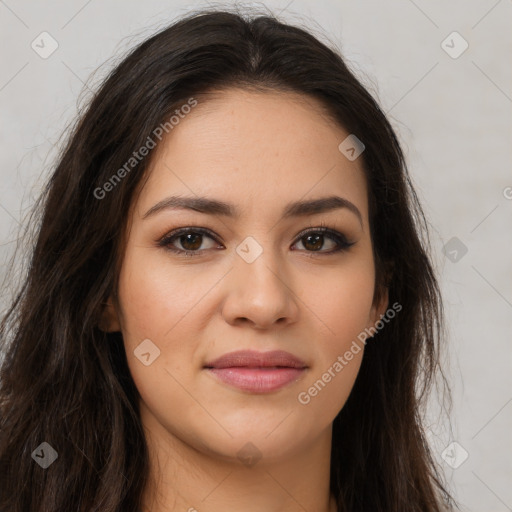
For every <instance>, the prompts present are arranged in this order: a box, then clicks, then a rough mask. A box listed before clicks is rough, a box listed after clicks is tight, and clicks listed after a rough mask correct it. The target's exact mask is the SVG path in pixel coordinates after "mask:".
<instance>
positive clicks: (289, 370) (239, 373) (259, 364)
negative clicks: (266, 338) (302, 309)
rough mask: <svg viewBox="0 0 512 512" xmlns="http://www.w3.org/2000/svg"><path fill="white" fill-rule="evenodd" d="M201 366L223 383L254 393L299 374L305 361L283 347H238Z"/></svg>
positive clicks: (300, 374) (270, 387) (265, 391)
mask: <svg viewBox="0 0 512 512" xmlns="http://www.w3.org/2000/svg"><path fill="white" fill-rule="evenodd" d="M204 368H205V369H206V370H207V371H209V372H210V373H212V374H213V375H215V376H216V377H217V378H219V379H220V380H221V381H222V382H225V383H226V384H229V385H232V386H235V387H237V388H239V389H242V390H244V391H250V392H253V393H268V392H270V391H275V390H277V389H280V388H281V387H283V386H285V385H286V384H288V383H290V382H292V381H294V380H297V379H298V378H300V377H301V376H302V374H303V373H304V371H305V370H306V368H307V365H306V363H305V362H304V361H302V360H301V359H299V358H298V357H295V356H294V355H292V354H290V353H289V352H285V351H283V350H274V351H271V352H256V351H252V350H239V351H237V352H230V353H229V354H225V355H224V356H222V357H220V358H218V359H215V360H214V361H211V362H209V363H206V364H205V365H204Z"/></svg>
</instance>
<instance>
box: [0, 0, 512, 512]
mask: <svg viewBox="0 0 512 512" xmlns="http://www.w3.org/2000/svg"><path fill="white" fill-rule="evenodd" d="M208 5H215V6H232V5H234V4H233V3H232V2H225V3H216V4H211V3H207V2H197V1H196V2H194V3H191V2H180V1H167V2H165V1H163V0H151V1H146V2H135V1H122V2H121V1H120V0H108V1H103V2H100V1H98V0H89V1H67V2H65V1H63V0H60V1H54V2H35V1H25V2H15V1H14V0H8V1H0V17H1V18H0V20H1V21H0V34H1V36H0V38H1V44H2V48H3V65H2V67H1V69H0V102H1V108H2V123H1V127H0V144H1V152H0V159H1V166H0V178H1V181H0V263H1V266H0V278H2V277H3V276H4V274H5V270H6V268H7V267H6V265H7V262H8V260H9V258H10V257H11V256H12V254H13V250H14V248H15V246H16V243H15V240H16V239H17V237H18V233H19V229H20V224H23V223H24V218H25V217H24V216H25V215H26V213H27V211H28V208H29V207H30V206H31V204H32V202H33V200H34V198H35V197H36V196H37V194H38V192H39V190H40V187H41V185H42V183H43V182H44V180H45V178H46V177H47V175H48V172H49V171H50V169H51V165H52V162H53V159H54V158H55V156H56V148H55V143H56V142H58V139H59V137H60V135H61V134H62V132H63V130H64V129H65V127H66V125H67V123H68V122H70V121H71V120H72V119H73V117H74V116H75V115H76V112H77V105H78V100H79V98H82V99H87V97H88V94H89V92H88V87H90V88H94V86H95V85H97V84H98V83H99V81H100V80H101V77H102V76H104V75H105V72H106V71H108V69H110V66H111V65H112V64H113V63H114V62H116V60H117V59H118V58H119V56H121V55H122V54H123V53H124V52H125V51H127V50H128V49H129V48H131V47H132V46H133V45H135V44H136V43H137V42H139V41H141V40H142V39H144V38H146V37H147V36H149V35H150V34H152V33H153V32H154V31H156V30H157V29H158V28H160V27H163V26H164V25H166V24H167V23H169V22H171V21H172V20H174V19H175V18H176V17H178V16H180V15H182V14H185V13H186V12H188V10H189V9H190V8H198V7H205V6H208ZM238 5H241V6H244V5H255V6H256V7H261V5H262V4H256V3H250V2H245V3H243V4H242V3H239V4H238ZM265 5H266V6H267V7H268V8H269V9H270V10H271V11H272V12H274V13H275V14H278V15H280V16H282V17H283V19H284V20H285V21H288V22H291V23H297V24H299V25H302V26H305V27H306V28H309V29H310V30H312V31H313V32H315V33H316V35H317V36H318V37H320V38H321V39H324V41H325V37H328V38H329V39H330V41H332V42H333V43H335V44H337V45H338V47H339V48H340V49H341V51H342V53H343V55H344V56H345V57H346V58H347V59H348V60H349V61H350V62H351V66H352V68H353V69H354V70H355V71H356V72H357V74H358V76H359V77H360V78H361V79H362V80H363V82H364V83H365V84H366V85H367V86H368V87H369V88H370V90H371V91H372V92H373V93H374V94H375V95H376V96H377V98H378V99H379V101H380V102H381V104H382V105H383V107H384V110H385V111H386V112H387V113H388V115H389V117H390V119H391V121H392V123H393V126H394V127H395V128H396V130H397V131H398V133H399V135H400V138H401V141H402V143H403V145H404V149H405V152H406V155H407V158H408V162H409V165H410V169H411V173H412V176H413V180H414V183H415V185H416V187H417V190H418V192H419V196H420V198H421V200H422V201H423V205H424V207H425V210H426V213H427V215H428V217H429V220H430V223H431V224H432V243H433V247H434V255H433V256H434V259H435V263H436V268H437V270H438V272H439V275H440V279H441V282H442V288H443V294H444V298H445V304H446V310H447V320H448V332H447V334H448V340H449V344H448V346H447V350H446V355H447V357H449V360H447V362H446V368H447V372H448V376H449V379H450V385H451V387H452V389H453V398H454V404H453V413H452V422H451V426H450V424H449V423H448V422H446V421H441V422H439V421H437V416H436V415H435V411H436V410H437V409H436V403H437V402H436V400H435V399H434V400H432V402H431V404H432V405H431V411H432V413H431V421H430V423H429V424H427V429H428V434H429V438H430V440H431V442H432V445H433V446H434V449H435V455H436V459H437V460H438V461H439V463H440V464H441V465H442V467H443V468H444V470H445V472H446V476H447V478H448V481H449V483H450V485H451V486H452V488H453V489H454V492H455V495H456V497H457V498H458V499H459V500H460V502H461V503H462V509H463V510H467V511H475V512H504V511H512V486H511V485H510V484H511V483H512V463H511V460H512V457H511V455H512V450H511V448H512V438H511V436H510V432H512V385H511V384H512V372H511V369H512V364H511V361H512V349H511V343H510V342H511V335H510V333H511V332H512V289H511V288H512V287H511V283H512V269H511V265H510V262H511V259H510V249H511V241H512V229H511V224H512V222H511V221H512V174H511V172H510V169H511V166H510V164H511V154H510V142H511V131H512V130H511V124H512V123H511V110H512V109H511V107H512V99H511V98H512V91H511V82H512V81H511V75H512V72H511V67H510V57H511V55H512V51H511V50H512V30H511V19H512V1H511V0H498V1H496V0H485V1H471V2H468V1H465V2H463V1H452V2H446V1H440V0H436V1H429V2H427V1H424V0H423V1H420V0H415V1H412V0H393V1H387V2H379V1H371V2H370V1H359V2H355V1H352V2H349V1H339V0H338V1H335V0H321V1H316V2H306V1H305V0H291V1H290V0H282V1H281V0H280V1H277V0H276V1H268V2H266V4H265ZM43 31H46V32H48V33H49V34H51V36H52V37H53V38H54V39H55V40H56V41H57V43H58V48H57V49H56V51H55V52H54V53H53V54H52V55H50V56H49V57H47V58H42V57H41V56H40V55H39V54H38V53H36V51H34V50H33V49H32V47H31V44H32V42H33V41H35V43H34V44H39V45H40V46H42V44H43V43H41V37H39V35H40V34H41V33H42V32H43ZM454 31H457V32H458V33H459V34H460V35H461V36H462V38H463V40H462V39H460V38H459V39H457V37H458V36H453V35H450V34H452V32H454ZM46 37H47V36H46ZM445 40H446V42H445V43H444V45H443V44H442V42H443V41H445ZM464 40H465V41H466V42H467V44H468V45H469V46H468V48H467V50H466V51H464V52H463V53H462V54H461V55H459V56H457V58H452V56H450V55H449V54H448V53H447V52H446V51H445V50H448V51H449V52H451V53H452V55H454V56H455V55H456V54H458V53H460V51H461V50H462V49H463V48H464ZM38 41H39V43H38ZM49 44H50V42H49V39H45V43H44V46H45V48H46V49H48V48H50V46H49ZM40 51H42V49H41V50H40ZM107 60H109V62H107V63H106V64H105V65H104V66H103V67H102V68H101V69H100V71H99V72H98V73H97V74H95V75H94V76H91V74H92V72H93V71H94V70H95V69H96V68H98V66H100V65H101V64H104V63H105V61H107ZM85 84H87V85H85ZM454 237H455V240H452V239H453V238H454ZM446 244H448V245H447V248H446V249H445V250H443V248H444V247H445V245H446ZM466 250H467V252H465V251H466ZM9 292H10V289H9V288H4V289H3V290H2V303H3V304H4V307H5V303H6V300H7V298H6V297H7V296H8V295H7V294H8V293H9ZM434 398H435V397H434ZM454 441H455V442H457V443H458V447H457V449H456V451H455V452H453V451H452V449H451V448H450V446H449V445H451V443H453V442H454ZM447 447H448V450H446V448H447ZM457 450H458V451H457ZM466 452H467V459H466V460H464V458H465V457H466ZM443 454H444V456H443Z"/></svg>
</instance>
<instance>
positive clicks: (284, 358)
mask: <svg viewBox="0 0 512 512" xmlns="http://www.w3.org/2000/svg"><path fill="white" fill-rule="evenodd" d="M272 366H281V367H287V368H307V365H306V363H305V362H304V361H302V360H301V359H299V358H298V357H296V356H294V355H293V354H290V353H289V352H285V351H284V350H272V351H270V352H257V351H254V350H237V351H235V352H229V353H228V354H224V355H223V356H221V357H219V358H217V359H215V360H213V361H210V362H208V363H206V364H205V365H204V367H205V368H232V367H246V368H261V367H272Z"/></svg>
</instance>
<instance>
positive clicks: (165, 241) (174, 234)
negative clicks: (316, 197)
mask: <svg viewBox="0 0 512 512" xmlns="http://www.w3.org/2000/svg"><path fill="white" fill-rule="evenodd" d="M189 233H193V234H195V235H203V236H207V237H209V238H211V239H212V240H214V241H215V242H217V243H220V242H218V240H217V239H216V237H215V236H214V235H213V233H212V232H211V231H210V230H208V229H205V228H200V227H197V228H196V227H192V226H191V227H186V228H179V229H175V230H174V231H171V232H170V233H167V234H166V235H164V236H163V237H162V238H160V239H159V240H158V241H157V244H158V246H160V247H164V248H165V249H166V250H168V251H171V252H173V253H175V254H178V255H179V256H183V257H186V258H190V257H196V256H200V255H201V253H202V252H204V251H205V250H208V249H202V250H197V251H189V250H184V249H177V248H176V247H173V246H172V245H171V243H172V241H173V240H174V239H176V238H179V237H180V236H183V235H186V234H189ZM309 234H322V235H328V236H329V237H330V238H331V239H333V240H334V241H335V242H336V243H337V244H338V246H337V248H335V249H331V250H330V251H306V252H309V253H311V257H315V256H317V255H325V256H329V255H332V254H335V253H338V252H343V251H346V250H347V249H348V248H349V247H350V246H352V245H354V244H355V242H349V241H348V240H347V239H346V237H345V235H343V234H342V233H339V232H338V231H335V230H333V229H330V228H327V227H326V226H325V224H323V223H321V225H320V226H319V227H314V226H310V227H309V228H307V229H306V230H304V231H302V232H301V233H299V234H298V235H297V239H296V242H295V243H297V242H299V241H300V240H302V239H303V238H305V237H306V236H307V235H309ZM295 243H294V245H295Z"/></svg>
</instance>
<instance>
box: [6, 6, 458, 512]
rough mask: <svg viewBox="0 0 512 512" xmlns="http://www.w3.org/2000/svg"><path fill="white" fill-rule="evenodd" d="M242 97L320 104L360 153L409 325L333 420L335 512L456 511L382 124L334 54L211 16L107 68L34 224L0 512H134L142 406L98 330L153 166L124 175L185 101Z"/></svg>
mask: <svg viewBox="0 0 512 512" xmlns="http://www.w3.org/2000/svg"><path fill="white" fill-rule="evenodd" d="M233 86H235V87H240V88H257V89H261V90H277V91H293V92H298V93H300V94H303V95H307V96H309V97H311V98H315V99H316V100H318V101H320V102H321V104H322V105H324V106H325V107H326V109H327V111H328V112H329V115H331V116H332V118H333V119H335V120H336V122H338V123H339V124H340V125H341V126H343V127H344V128H345V129H346V130H348V131H349V132H350V133H353V134H355V135H356V136H357V137H358V138H359V139H361V140H362V141H364V145H365V150H364V153H363V154H362V157H361V158H362V159H363V163H364V169H365V173H366V178H367V183H368V194H369V204H370V212H369V213H370V226H371V234H372V240H373V245H374V254H375V262H376V269H377V274H376V275H377V282H376V294H378V293H380V292H382V290H383V287H384V286H386V287H387V288H388V291H389V303H390V304H393V303H395V302H396V303H398V304H400V305H401V306H402V310H401V311H400V313H399V314H398V315H397V317H396V319H394V320H393V321H391V322H389V323H388V324H387V325H386V326H385V328H383V329H381V330H379V331H378V332H377V333H376V334H375V336H374V337H373V339H372V340H371V341H369V342H368V344H367V346H366V349H365V352H364V357H363V361H362V365H361V368H360V372H359V374H358V377H357V379H356V382H355V385H354V387H353V390H352V392H351V395H350V397H349V399H348V401H347V402H346V404H345V406H344V407H343V409H342V410H341V411H340V413H339V414H338V416H337V417H336V418H335V421H334V425H333V440H332V457H331V482H330V485H331V490H332V492H333V493H334V495H335V496H336V499H337V503H338V510H340V511H341V510H343V511H344V512H359V511H365V512H369V511H371V512H439V511H440V510H443V507H447V504H446V503H445V502H447V501H450V500H451V497H450V495H449V493H448V491H447V490H446V489H445V487H444V485H445V484H444V483H443V478H442V474H441V471H440V470H439V468H437V466H436V463H435V461H434V458H433V457H432V455H431V451H430V448H429V445H428V443H427V440H426V435H425V431H424V428H423V426H422V416H421V411H422V406H423V405H424V402H425V398H426V397H427V394H428V392H429V390H431V388H432V384H433V382H434V381H436V376H438V375H441V376H442V371H441V369H440V365H439V361H440V349H441V348H442V347H441V344H440V343H441V340H442V338H443V337H442V332H443V329H442V304H441V298H440V292H439V288H438V284H437V282H436V278H435V275H434V272H433V268H432V265H431V261H430V256H429V253H428V233H427V227H428V226H427V223H426V221H425V217H424V215H423V213H422V210H421V207H420V205H419V203H418V199H417V197H416V194H415V192H414V189H413V187H412V185H411V182H410V178H409V174H408V171H407V168H406V164H405V162H404V156H403V153H402V150H401V148H400V145H399V142H398V140H397V137H396V135H395V133H394V131H393V129H392V127H391V125H390V123H389V122H388V120H387V119H386V117H385V115H384V113H383V112H382V110H381V109H380V108H379V105H378V104H377V102H376V101H375V99H374V98H373V97H372V96H371V94H370V93H369V92H368V91H367V90H366V89H365V87H363V85H362V84H361V83H360V82H359V80H358V79H357V78H356V77H355V75H354V74H353V73H352V72H351V71H350V70H349V68H348V67H347V65H346V64H345V62H344V61H343V59H342V57H341V56H340V55H339V52H337V51H336V50H335V49H334V48H332V47H329V46H328V45H327V44H325V43H322V42H320V41H319V40H318V39H317V38H316V37H314V36H313V35H312V34H311V33H309V32H308V31H306V30H304V29H302V28H299V27H295V26H291V25H289V24H285V23H282V22H280V21H278V20H277V19H276V18H275V17H274V16H273V15H270V14H269V13H265V14H262V15H259V16H244V15H243V14H242V15H240V14H239V13H236V12H229V11H219V10H201V11H198V12H197V11H196V12H193V13H190V14H188V15H187V16H186V17H183V18H182V19H180V20H179V21H177V22H176V23H174V24H172V25H171V26H168V27H167V28H165V29H164V30H162V31H160V32H159V33H157V34H156V35H154V36H152V37H151V38H149V39H147V40H146V41H144V42H143V43H142V44H140V45H139V46H138V47H136V48H135V49H134V50H133V51H131V53H129V55H128V56H127V57H125V58H124V59H123V60H122V62H121V63H120V64H118V65H117V67H115V69H113V71H111V73H110V74H109V76H108V77H107V78H106V79H105V80H104V82H103V83H102V85H101V87H100V88H99V90H98V91H97V92H96V93H95V94H94V96H93V98H92V99H91V101H90V102H89V105H88V107H87V108H86V109H85V110H84V111H83V112H81V114H80V116H79V117H78V119H77V121H76V123H75V125H74V126H73V128H72V130H71V131H70V136H69V138H68V141H67V144H66V145H65V147H64V148H63V150H62V153H61V155H60V157H59V161H58V163H57V165H56V167H55V169H54V171H53V172H52V175H51V177H50V179H49V181H48V184H47V186H46V188H45V190H44V193H43V194H42V196H41V198H40V201H39V203H38V204H37V205H36V209H35V210H34V215H33V216H32V221H33V222H34V223H35V226H36V234H35V239H34V241H33V251H32V252H31V257H30V265H29V267H28V270H27V273H26V276H25V277H24V281H23V283H22V286H21V287H20V289H19V290H18V291H17V292H16V294H15V296H14V299H13V301H12V304H11V305H10V308H9V309H8V311H7V313H6V315H5V317H4V319H3V321H2V324H1V330H0V336H1V337H0V343H1V344H0V349H1V350H2V352H3V353H4V360H3V363H2V367H1V381H0V413H1V416H0V474H1V478H0V511H1V512H6V511H9V512H27V511H29V510H30V511H31V512H57V511H59V512H61V511H62V512H64V511H66V512H68V511H70V510H73V511H76V512H81V511H84V512H85V511H87V512H89V511H92V510H94V511H101V512H114V511H122V512H138V509H139V507H140V505H141V498H142V495H143V491H144V489H145V488H146V485H147V484H148V477H147V475H148V469H149V458H148V451H147V445H146V441H145V437H144V432H143V429H142V426H141V422H140V417H139V410H138V399H139V395H138V391H137V389H136V388H135V385H134V383H133V381H132V379H131V376H130V372H129V370H128V365H127V360H126V354H125V351H124V346H123V339H122V336H121V334H120V333H109V334H107V333H105V332H103V331H102V330H100V329H99V328H98V322H99V320H100V314H101V311H102V307H103V304H104V303H105V301H106V299H107V298H108V297H109V295H110V294H112V293H114V295H115V292H116V289H117V275H118V270H119V269H118V262H119V257H120V254H121V253H122V247H123V245H122V233H123V230H124V228H125V226H126V222H127V218H128V210H129V207H130V204H131V203H132V201H133V200H134V196H135V194H136V192H137V187H138V186H139V185H140V183H141V179H142V177H143V175H144V173H145V170H146V169H147V168H148V165H149V162H150V160H151V153H150V154H149V155H148V156H147V157H145V158H141V159H140V161H137V162H135V163H134V162H132V164H131V165H132V166H131V167H130V168H127V167H126V162H127V161H129V159H130V158H131V157H133V153H134V151H136V150H137V149H138V148H141V147H142V146H144V145H147V141H148V137H149V136H151V134H154V133H155V130H156V129H157V128H158V127H159V126H161V125H162V123H165V122H167V121H168V120H169V118H170V116H171V115H172V114H173V112H174V111H175V110H176V109H177V108H179V107H180V106H181V105H183V104H185V103H187V101H188V100H189V99H190V98H192V97H193V98H198V99H199V101H201V100H202V98H204V97H205V93H208V92H209V91H212V90H222V89H223V88H227V87H233ZM206 101H207V100H206ZM123 166H125V167H124V169H125V171H126V172H124V173H119V172H118V170H119V169H122V168H123ZM116 173H117V176H118V177H119V178H120V179H116V180H115V181H112V177H113V175H114V174H116ZM120 174H122V176H120ZM107 182H110V183H111V187H108V188H109V190H108V194H106V195H104V194H103V192H101V191H105V187H104V186H105V183H107ZM102 195H103V197H101V196H102ZM442 382H444V383H445V379H444V377H442ZM43 442H45V443H48V445H50V446H51V447H52V448H53V449H54V450H55V452H56V453H57V454H58V458H57V460H56V461H55V462H54V463H53V464H51V466H49V467H48V468H47V469H43V468H42V467H41V466H40V465H39V464H36V458H35V457H34V455H33V454H34V451H35V450H36V449H39V450H41V449H42V448H40V445H41V443H43ZM45 448H46V445H43V449H45Z"/></svg>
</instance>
